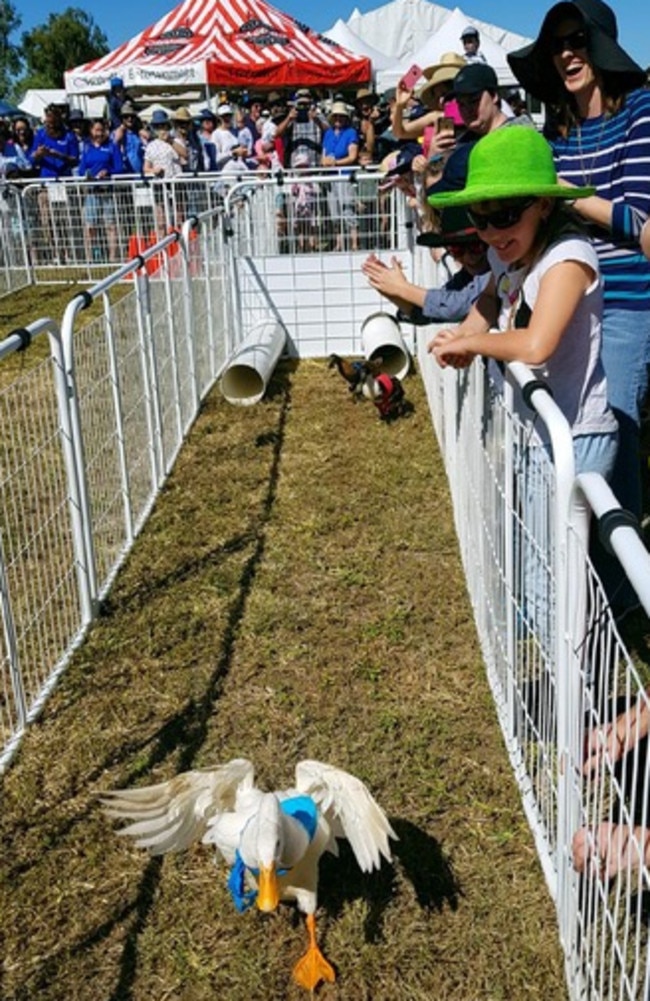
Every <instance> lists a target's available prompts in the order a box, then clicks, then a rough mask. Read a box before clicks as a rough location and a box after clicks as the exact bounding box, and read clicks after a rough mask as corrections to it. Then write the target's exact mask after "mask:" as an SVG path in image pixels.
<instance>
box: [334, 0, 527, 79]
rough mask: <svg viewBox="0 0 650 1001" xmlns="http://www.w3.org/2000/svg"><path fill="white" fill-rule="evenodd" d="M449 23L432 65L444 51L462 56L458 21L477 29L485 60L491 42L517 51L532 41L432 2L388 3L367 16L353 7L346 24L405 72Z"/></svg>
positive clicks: (397, 0)
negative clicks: (448, 29)
mask: <svg viewBox="0 0 650 1001" xmlns="http://www.w3.org/2000/svg"><path fill="white" fill-rule="evenodd" d="M495 10H496V8H495ZM452 18H453V20H451V19H452ZM450 20H451V24H450V26H449V28H450V29H451V28H453V31H451V30H450V31H449V34H448V35H446V36H445V35H439V36H438V37H439V41H438V43H437V44H438V45H442V46H443V47H442V48H440V50H439V51H438V52H437V53H434V55H435V58H434V59H433V60H431V62H437V60H438V58H439V56H440V55H442V53H443V52H450V51H451V52H453V51H456V52H459V53H461V54H462V51H463V49H462V45H461V43H460V38H459V37H456V38H454V37H453V34H454V33H455V32H458V35H460V31H458V24H459V23H460V22H461V21H462V26H463V27H467V25H469V24H471V25H473V26H474V27H475V28H478V30H479V32H480V34H481V46H482V47H483V49H484V50H485V54H486V57H488V52H487V49H488V45H489V40H490V39H491V40H492V41H493V42H496V43H497V45H499V46H500V47H501V49H502V50H504V51H505V52H511V51H512V50H513V49H519V48H521V47H522V46H523V45H527V44H528V42H530V41H532V39H530V38H526V37H525V36H524V35H518V34H517V33H516V32H514V31H510V30H509V29H507V28H501V27H499V26H498V25H496V24H490V23H489V22H487V21H481V20H479V19H478V18H476V17H472V16H471V15H469V14H467V13H466V12H465V11H463V10H461V9H460V8H459V7H453V8H450V7H443V6H442V5H441V4H438V3H431V2H430V0H389V2H388V3H384V4H383V5H382V6H379V7H376V8H374V9H373V10H371V11H368V12H367V13H366V14H361V13H360V12H359V11H358V10H357V9H356V8H355V10H354V11H353V12H352V14H351V15H350V17H349V18H348V19H347V21H346V24H347V26H348V27H349V28H351V29H352V31H353V32H354V33H355V35H357V36H358V37H359V38H361V39H363V41H364V42H367V43H368V44H369V45H372V46H374V47H375V48H377V49H379V50H380V51H381V52H384V53H386V54H387V55H389V56H391V57H392V60H393V64H396V63H398V62H401V64H402V66H403V69H405V70H406V69H408V68H409V66H410V65H411V63H413V62H414V59H413V56H414V53H416V52H418V51H419V50H420V49H422V48H423V47H424V46H425V44H426V43H427V42H428V41H430V40H431V38H432V36H435V35H438V32H440V31H441V29H442V28H443V27H444V26H446V23H447V22H448V21H450ZM420 65H421V66H425V65H431V63H428V64H427V63H420ZM495 68H496V67H495Z"/></svg>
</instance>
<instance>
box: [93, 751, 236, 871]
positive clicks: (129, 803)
mask: <svg viewBox="0 0 650 1001" xmlns="http://www.w3.org/2000/svg"><path fill="white" fill-rule="evenodd" d="M253 774H254V771H253V765H252V764H251V762H250V761H247V760H246V759H245V758H234V759H233V760H232V761H229V762H227V763H226V764H225V765H220V766H218V767H217V768H206V769H201V770H197V771H190V772H183V773H182V774H180V775H176V776H175V777H174V778H173V779H170V780H169V781H168V782H161V783H159V784H158V785H155V786H145V787H143V788H141V789H116V790H112V791H110V792H107V793H104V794H103V796H102V803H103V804H104V808H105V811H106V813H107V814H108V815H109V816H110V817H115V818H121V819H125V820H131V821H132V823H131V824H129V825H127V826H126V827H123V828H122V829H121V830H120V831H119V832H118V833H119V834H124V835H127V836H128V837H133V838H134V839H135V844H136V845H137V846H138V847H139V848H148V849H149V850H150V851H151V852H152V854H154V855H160V854H162V853H164V852H171V851H182V850H183V849H185V848H188V847H189V845H191V844H192V842H193V841H198V840H200V839H201V838H202V837H203V836H204V834H205V832H206V830H207V827H208V825H209V823H210V820H211V819H212V818H213V817H214V816H216V815H218V814H220V813H223V812H224V811H226V810H232V809H233V808H234V806H235V801H236V793H237V790H238V789H239V788H242V787H244V788H251V787H252V784H253Z"/></svg>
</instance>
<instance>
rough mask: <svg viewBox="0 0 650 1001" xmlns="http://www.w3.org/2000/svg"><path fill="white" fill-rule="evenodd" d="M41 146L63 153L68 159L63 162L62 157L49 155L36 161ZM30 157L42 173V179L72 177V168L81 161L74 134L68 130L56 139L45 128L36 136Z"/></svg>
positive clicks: (38, 130) (36, 133) (37, 131)
mask: <svg viewBox="0 0 650 1001" xmlns="http://www.w3.org/2000/svg"><path fill="white" fill-rule="evenodd" d="M39 146H47V148H48V149H51V150H53V151H55V152H56V153H63V154H64V156H65V157H66V159H65V160H63V159H62V158H61V157H60V156H56V155H54V156H50V155H49V154H47V153H46V154H45V156H43V157H36V159H34V153H35V152H36V150H37V149H38V147H39ZM29 155H30V159H31V161H32V163H33V164H34V166H35V167H37V168H38V170H39V171H40V176H41V177H71V176H72V168H73V167H75V166H76V165H77V163H78V161H79V144H78V141H77V137H76V135H75V134H74V132H70V131H69V130H68V129H66V130H65V131H64V133H63V135H62V136H61V137H60V138H56V137H55V136H52V135H50V133H49V132H47V131H46V129H45V127H44V126H41V128H40V129H37V130H36V132H35V134H34V142H33V143H32V148H31V150H30V151H29ZM68 157H72V161H71V160H68V159H67V158H68Z"/></svg>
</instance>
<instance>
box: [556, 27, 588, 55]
mask: <svg viewBox="0 0 650 1001" xmlns="http://www.w3.org/2000/svg"><path fill="white" fill-rule="evenodd" d="M587 41H588V36H587V32H586V31H585V29H584V28H576V30H575V31H570V32H569V34H568V35H554V36H553V37H552V38H551V52H552V53H553V55H554V56H559V55H561V54H562V53H563V52H564V51H565V50H566V49H570V51H571V52H575V51H576V49H586V48H587Z"/></svg>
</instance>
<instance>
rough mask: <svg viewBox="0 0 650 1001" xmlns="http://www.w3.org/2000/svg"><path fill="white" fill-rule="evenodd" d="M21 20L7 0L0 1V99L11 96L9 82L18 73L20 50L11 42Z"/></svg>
mask: <svg viewBox="0 0 650 1001" xmlns="http://www.w3.org/2000/svg"><path fill="white" fill-rule="evenodd" d="M21 23H22V22H21V18H20V15H19V13H18V11H17V10H16V8H15V7H14V5H13V4H12V3H10V2H9V0H0V97H4V98H6V97H7V96H9V95H10V94H11V81H12V80H13V78H14V77H15V75H16V74H17V73H18V72H19V71H20V66H21V56H20V49H19V48H18V46H17V45H15V44H14V43H13V42H12V41H11V36H12V35H13V34H14V32H16V31H18V29H19V28H20V25H21Z"/></svg>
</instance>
